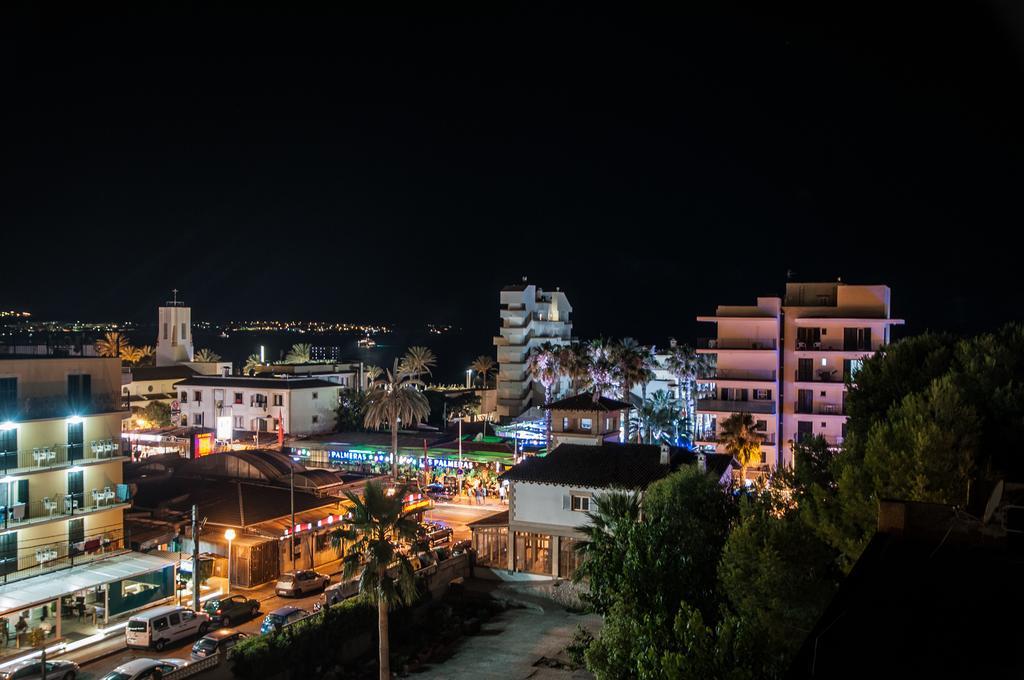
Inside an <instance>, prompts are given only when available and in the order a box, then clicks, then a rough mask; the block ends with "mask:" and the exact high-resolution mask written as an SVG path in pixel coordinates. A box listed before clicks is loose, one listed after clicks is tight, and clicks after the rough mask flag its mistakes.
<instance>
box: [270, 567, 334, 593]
mask: <svg viewBox="0 0 1024 680" xmlns="http://www.w3.org/2000/svg"><path fill="white" fill-rule="evenodd" d="M330 583H331V577H330V576H328V575H327V574H318V573H317V572H315V571H310V570H308V569H303V570H300V571H296V572H288V573H287V574H281V578H279V579H277V584H276V585H275V586H274V591H275V592H276V593H277V594H278V595H281V596H284V597H289V596H291V597H301V596H303V595H306V594H308V593H314V592H316V591H318V590H323V589H324V588H326V587H327V586H328V585H330Z"/></svg>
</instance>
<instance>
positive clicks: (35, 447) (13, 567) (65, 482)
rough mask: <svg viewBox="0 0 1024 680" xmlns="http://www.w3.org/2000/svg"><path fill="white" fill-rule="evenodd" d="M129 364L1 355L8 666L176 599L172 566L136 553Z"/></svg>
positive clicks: (0, 596)
mask: <svg viewBox="0 0 1024 680" xmlns="http://www.w3.org/2000/svg"><path fill="white" fill-rule="evenodd" d="M120 364H121V362H120V361H119V360H118V359H105V358H92V357H63V358H59V357H50V356H41V355H34V356H27V357H23V356H17V355H5V356H2V357H0V467H2V470H0V477H2V479H0V515H2V517H0V635H6V639H5V640H4V643H5V644H4V645H3V646H2V647H0V666H2V665H3V663H2V661H3V657H9V656H13V655H18V654H22V653H25V652H26V651H31V650H30V649H26V648H27V647H28V638H27V632H28V631H31V630H33V629H41V630H42V632H43V634H44V640H46V642H47V644H51V643H52V642H56V641H58V640H64V641H65V642H75V641H77V640H81V639H83V638H87V637H89V636H92V635H95V634H96V631H97V630H99V629H101V628H103V627H105V626H106V625H107V624H108V623H109V622H110V621H111V620H117V619H118V618H122V617H124V616H127V615H128V614H129V613H130V612H131V611H135V610H137V609H139V608H141V607H144V606H147V605H149V604H152V603H153V602H155V601H160V600H163V599H166V598H168V597H170V596H172V595H173V593H174V590H173V581H174V578H173V576H174V563H173V562H171V561H169V560H164V559H162V558H158V557H154V556H150V555H143V554H139V553H132V552H130V551H128V550H127V545H128V544H129V542H128V540H126V537H125V533H124V528H123V526H124V525H123V513H124V511H125V509H126V508H128V507H130V501H129V493H128V487H127V486H126V485H125V484H124V483H123V477H122V465H123V460H124V458H123V455H122V447H121V421H122V419H123V418H125V417H126V416H127V410H126V408H124V406H123V405H122V404H123V401H122V398H121V365H120ZM20 619H24V621H25V623H26V627H24V628H22V630H21V633H20V635H19V631H18V630H17V629H16V627H17V626H18V621H19V620H20Z"/></svg>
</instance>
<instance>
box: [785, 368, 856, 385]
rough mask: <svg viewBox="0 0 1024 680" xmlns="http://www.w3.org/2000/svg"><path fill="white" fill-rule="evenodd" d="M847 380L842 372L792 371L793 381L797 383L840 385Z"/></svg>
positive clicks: (822, 370)
mask: <svg viewBox="0 0 1024 680" xmlns="http://www.w3.org/2000/svg"><path fill="white" fill-rule="evenodd" d="M846 380H847V376H845V375H843V372H842V371H837V370H835V369H829V370H824V369H819V370H817V371H801V370H800V369H797V370H795V371H793V381H794V382H798V383H819V384H820V383H826V384H836V385H842V384H843V383H845V382H846Z"/></svg>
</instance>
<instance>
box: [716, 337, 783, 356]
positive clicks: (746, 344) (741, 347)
mask: <svg viewBox="0 0 1024 680" xmlns="http://www.w3.org/2000/svg"><path fill="white" fill-rule="evenodd" d="M778 348H779V344H778V341H777V340H776V339H775V338H764V339H760V340H753V339H747V338H721V339H719V338H702V339H700V340H698V341H697V343H696V350H697V351H698V352H701V353H705V354H714V353H717V352H723V351H748V352H756V351H775V350H777V349H778Z"/></svg>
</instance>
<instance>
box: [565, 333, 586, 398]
mask: <svg viewBox="0 0 1024 680" xmlns="http://www.w3.org/2000/svg"><path fill="white" fill-rule="evenodd" d="M558 365H559V367H560V368H561V369H562V375H564V376H565V377H567V378H568V379H569V391H570V392H572V393H573V394H579V393H580V392H582V391H583V390H585V389H587V387H589V384H590V347H589V346H588V345H581V344H580V343H575V344H572V345H563V346H562V349H561V350H559V352H558Z"/></svg>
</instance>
